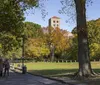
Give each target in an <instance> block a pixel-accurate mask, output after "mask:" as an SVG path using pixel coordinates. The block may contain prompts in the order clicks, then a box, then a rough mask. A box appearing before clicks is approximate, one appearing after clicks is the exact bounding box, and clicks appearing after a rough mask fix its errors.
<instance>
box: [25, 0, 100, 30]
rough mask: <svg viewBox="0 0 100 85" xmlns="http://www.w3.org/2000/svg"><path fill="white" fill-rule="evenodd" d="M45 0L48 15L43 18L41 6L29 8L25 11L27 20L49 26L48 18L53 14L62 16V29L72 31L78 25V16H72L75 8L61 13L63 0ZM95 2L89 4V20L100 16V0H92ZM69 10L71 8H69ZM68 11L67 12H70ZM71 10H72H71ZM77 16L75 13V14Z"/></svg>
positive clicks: (87, 13)
mask: <svg viewBox="0 0 100 85" xmlns="http://www.w3.org/2000/svg"><path fill="white" fill-rule="evenodd" d="M42 1H43V0H42ZM44 1H45V4H44V6H45V10H46V12H48V14H47V15H46V17H45V18H44V19H43V18H42V14H41V10H40V9H39V8H34V9H33V10H27V11H26V12H25V18H26V19H25V21H29V22H33V23H37V24H40V25H41V26H42V27H47V26H48V19H50V18H51V17H53V16H57V17H60V19H61V25H60V28H61V29H65V30H67V31H70V32H71V31H72V29H73V28H74V27H75V26H76V20H75V19H76V18H75V17H73V19H74V20H73V19H72V18H71V17H72V15H71V14H72V13H75V11H73V9H71V13H67V14H60V13H59V12H58V11H59V10H61V8H62V7H63V5H62V4H61V2H60V1H61V0H48V1H47V0H44ZM92 1H93V3H92V4H89V6H87V12H86V15H87V20H92V19H94V20H95V19H98V18H100V0H92ZM68 11H69V10H68ZM68 11H67V12H68ZM69 12H70V11H69ZM74 16H75V15H74ZM66 21H67V22H66Z"/></svg>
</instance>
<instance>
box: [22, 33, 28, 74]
mask: <svg viewBox="0 0 100 85" xmlns="http://www.w3.org/2000/svg"><path fill="white" fill-rule="evenodd" d="M24 58H25V35H23V36H22V74H25V73H26V72H27V67H26V66H25V65H24Z"/></svg>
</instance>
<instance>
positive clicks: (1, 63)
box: [0, 58, 3, 77]
mask: <svg viewBox="0 0 100 85" xmlns="http://www.w3.org/2000/svg"><path fill="white" fill-rule="evenodd" d="M2 74H3V60H2V58H0V77H2Z"/></svg>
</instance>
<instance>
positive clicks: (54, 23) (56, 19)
mask: <svg viewBox="0 0 100 85" xmlns="http://www.w3.org/2000/svg"><path fill="white" fill-rule="evenodd" d="M49 26H50V27H53V28H56V27H59V28H60V18H59V17H56V16H53V17H52V18H50V19H49Z"/></svg>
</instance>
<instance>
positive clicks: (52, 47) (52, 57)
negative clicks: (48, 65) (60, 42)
mask: <svg viewBox="0 0 100 85" xmlns="http://www.w3.org/2000/svg"><path fill="white" fill-rule="evenodd" d="M50 57H51V61H52V62H53V61H54V45H53V44H51V45H50Z"/></svg>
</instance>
